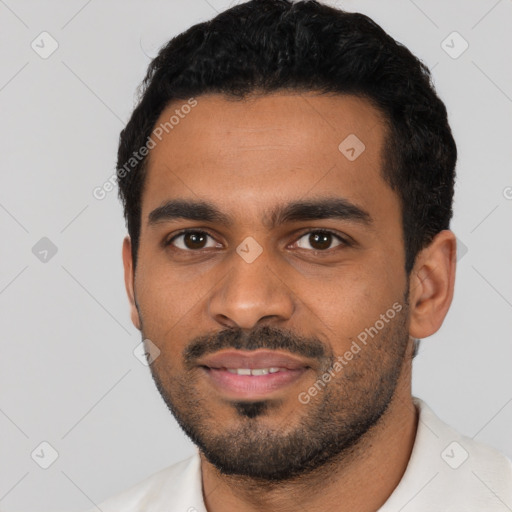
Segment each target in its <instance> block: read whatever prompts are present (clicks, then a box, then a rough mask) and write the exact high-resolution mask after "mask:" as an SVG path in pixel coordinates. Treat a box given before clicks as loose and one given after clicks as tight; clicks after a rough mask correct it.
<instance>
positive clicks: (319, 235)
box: [297, 231, 346, 251]
mask: <svg viewBox="0 0 512 512" xmlns="http://www.w3.org/2000/svg"><path fill="white" fill-rule="evenodd" d="M306 237H307V238H306ZM335 238H337V239H338V240H339V243H338V244H337V245H335V246H334V247H337V246H338V245H342V244H346V242H345V240H343V239H342V238H341V237H340V236H338V235H336V234H334V233H331V232H330V231H309V232H307V233H304V235H302V236H301V237H300V238H299V240H298V242H297V244H298V246H299V247H300V248H301V249H310V248H311V249H313V250H315V251H326V250H327V249H330V248H331V247H330V246H331V244H332V242H333V239H335ZM302 239H306V245H301V243H300V241H301V240H302ZM307 244H309V246H310V247H307Z"/></svg>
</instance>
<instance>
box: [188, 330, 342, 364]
mask: <svg viewBox="0 0 512 512" xmlns="http://www.w3.org/2000/svg"><path fill="white" fill-rule="evenodd" d="M228 348H231V349H236V350H258V349H268V350H285V351H288V352H290V353H292V354H296V355H298V356H301V357H305V358H308V359H319V360H323V359H324V360H325V359H332V357H333V355H332V351H331V350H329V349H328V348H327V347H326V346H325V345H324V344H323V343H322V341H321V340H319V339H318V338H306V337H304V336H301V335H298V334H295V333H293V332H292V331H290V330H288V329H277V328H274V327H270V326H267V325H265V326H262V327H260V328H257V329H254V330H251V331H247V330H246V329H241V328H229V329H224V330H222V331H219V332H216V333H213V334H208V335H205V336H199V337H198V338H195V339H194V340H193V341H192V342H191V343H190V344H189V345H188V346H187V347H186V348H185V349H184V350H183V360H184V362H185V366H187V367H188V368H192V367H194V366H195V365H196V364H195V363H196V361H197V360H198V359H199V358H200V357H202V356H205V355H207V354H212V353H215V352H218V351H219V350H222V349H228Z"/></svg>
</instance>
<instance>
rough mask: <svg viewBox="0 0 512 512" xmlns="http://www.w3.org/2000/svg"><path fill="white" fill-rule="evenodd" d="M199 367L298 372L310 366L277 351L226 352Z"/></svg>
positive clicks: (208, 357)
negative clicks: (277, 369)
mask: <svg viewBox="0 0 512 512" xmlns="http://www.w3.org/2000/svg"><path fill="white" fill-rule="evenodd" d="M198 364H199V366H207V367H208V368H249V369H251V370H253V369H255V368H287V369H288V370H298V369H301V368H308V367H309V365H308V364H307V363H305V362H304V361H301V360H300V359H298V358H296V357H294V356H292V355H288V354H283V353H282V352H276V351H275V350H257V351H246V352H244V351H241V350H226V351H223V352H217V353H216V354H213V355H210V356H207V357H204V358H201V360H200V361H199V363H198Z"/></svg>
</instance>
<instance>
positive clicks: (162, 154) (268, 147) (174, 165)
mask: <svg viewBox="0 0 512 512" xmlns="http://www.w3.org/2000/svg"><path fill="white" fill-rule="evenodd" d="M195 101H196V102H197V104H196V105H195V106H194V107H192V108H189V107H186V108H185V106H186V105H189V104H190V102H187V100H183V101H181V100H180V101H174V102H173V103H172V104H171V105H169V106H168V107H167V108H166V109H165V110H164V111H163V112H162V114H161V116H160V118H159V120H158V121H157V123H156V124H155V129H158V127H160V131H159V132H156V131H154V132H153V133H154V134H155V133H158V134H159V136H158V137H155V135H152V139H153V140H154V142H155V146H154V147H153V148H152V149H151V151H150V154H149V156H148V165H147V175H146V182H145V186H144V192H143V196H142V224H143V225H144V224H145V223H146V222H147V220H148V217H149V214H150V212H151V211H152V210H153V209H154V208H157V207H158V206H160V205H161V204H163V203H164V202H166V201H168V200H169V199H175V198H178V199H179V198H187V199H194V200H199V199H201V200H206V201H208V202H210V203H212V204H216V205H219V208H222V209H224V210H225V211H226V212H229V213H231V214H232V215H233V217H236V216H238V218H239V219H240V221H242V220H243V217H240V215H242V216H244V215H247V216H250V214H251V213H252V214H253V215H259V216H260V217H261V218H262V219H263V216H262V215H261V213H262V212H263V211H264V210H267V209H268V207H269V205H270V204H271V203H272V204H274V205H277V204H278V203H283V202H289V201H293V200H297V199H299V198H300V199H302V200H307V199H308V197H316V198H318V197H321V196H330V197H332V196H333V195H336V196H339V197H343V198H346V199H348V200H349V201H351V202H352V203H354V204H358V205H360V206H361V207H364V209H365V210H373V213H375V214H377V216H378V213H379V212H378V211H376V210H379V209H380V210H382V211H385V210H386V208H387V209H388V213H389V208H391V210H393V209H395V210H396V208H397V204H396V203H397V202H398V197H397V196H396V195H395V193H394V192H393V191H392V190H391V189H390V188H389V187H388V185H387V184H386V183H385V182H384V180H383V178H382V176H381V167H382V158H381V155H382V148H383V144H384V139H385V135H386V131H385V123H384V121H383V119H382V116H381V114H380V113H379V112H378V111H377V110H376V109H375V108H374V107H373V106H371V104H370V103H369V102H368V101H366V100H364V99H361V98H358V97H355V96H341V95H319V94H315V93H274V94H269V95H265V96H260V97H252V98H249V99H245V100H229V99H227V98H226V97H224V96H223V95H220V94H209V95H201V96H198V97H197V98H195ZM171 118H172V119H171Z"/></svg>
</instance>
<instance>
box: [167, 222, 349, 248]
mask: <svg viewBox="0 0 512 512" xmlns="http://www.w3.org/2000/svg"><path fill="white" fill-rule="evenodd" d="M188 233H200V234H201V233H202V234H206V235H208V236H209V237H210V238H212V239H213V240H215V241H216V238H215V236H213V235H212V234H211V233H210V231H209V230H208V229H206V228H184V229H182V230H180V231H178V232H177V233H174V234H173V235H172V236H171V237H170V238H169V237H167V238H164V239H163V241H162V246H163V247H164V248H166V247H168V246H172V242H173V241H174V240H175V239H176V238H178V237H179V236H181V235H186V234H188ZM310 233H329V234H330V235H332V236H334V237H335V238H337V239H338V240H339V241H340V242H341V243H340V245H337V246H335V247H332V248H330V249H325V250H320V249H303V248H300V249H302V250H306V251H309V252H316V253H326V254H327V253H329V252H331V251H333V250H334V249H336V247H340V246H345V247H351V246H353V245H354V241H353V240H352V239H351V237H349V236H348V235H341V234H340V233H338V232H337V231H335V230H332V229H329V228H304V231H301V232H299V233H298V234H295V239H294V242H293V243H292V245H295V244H296V243H297V242H298V241H299V240H300V239H301V238H302V237H303V236H304V235H307V234H310ZM174 248H175V249H177V250H180V251H184V252H190V253H194V252H195V253H199V252H201V250H203V249H198V250H196V251H194V250H185V249H180V248H179V247H174ZM210 249H211V248H210Z"/></svg>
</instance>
